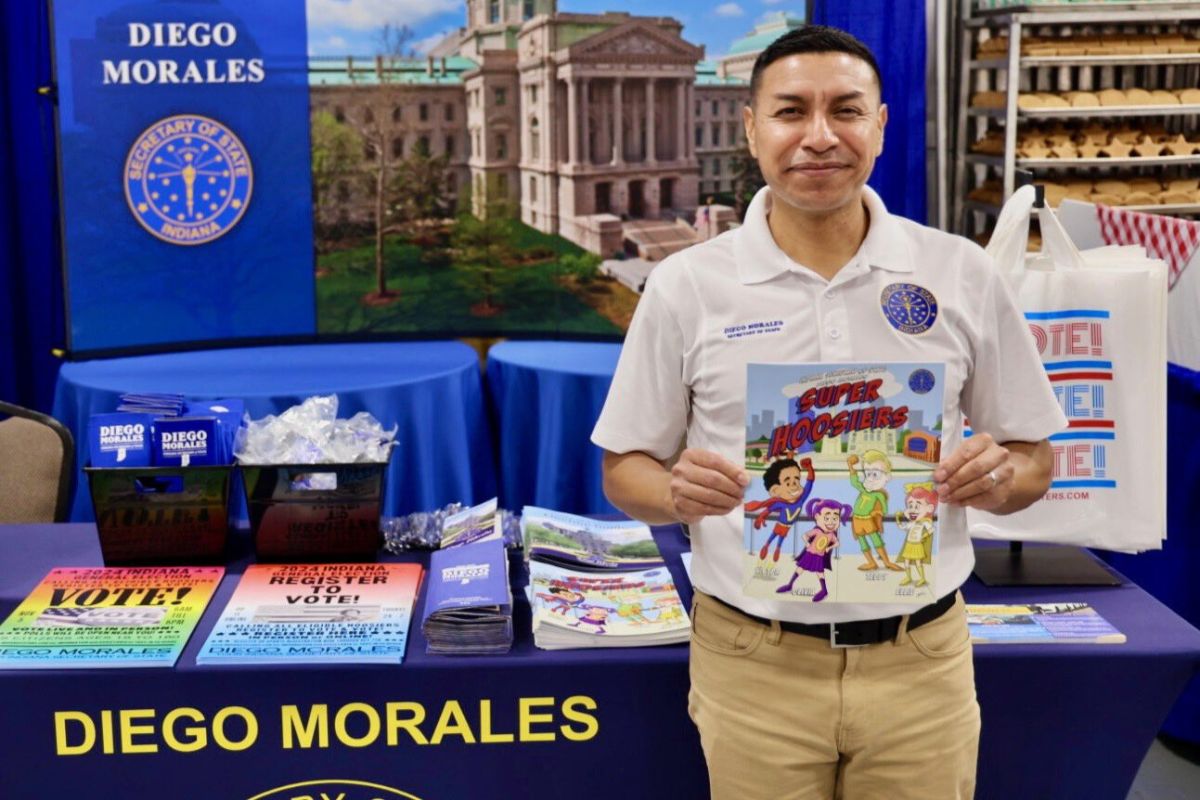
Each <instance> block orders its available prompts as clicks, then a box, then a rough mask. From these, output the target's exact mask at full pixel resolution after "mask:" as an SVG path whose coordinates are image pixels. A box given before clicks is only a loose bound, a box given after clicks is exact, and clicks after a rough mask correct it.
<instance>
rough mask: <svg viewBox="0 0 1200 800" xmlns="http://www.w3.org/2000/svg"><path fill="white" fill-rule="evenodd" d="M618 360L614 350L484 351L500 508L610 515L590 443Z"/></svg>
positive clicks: (513, 347)
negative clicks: (531, 507)
mask: <svg viewBox="0 0 1200 800" xmlns="http://www.w3.org/2000/svg"><path fill="white" fill-rule="evenodd" d="M620 354H621V345H619V344H610V343H599V342H501V343H500V344H498V345H495V346H494V347H492V349H491V350H489V351H488V359H487V383H488V393H489V395H490V397H491V402H492V411H493V414H494V415H495V417H494V424H495V427H496V431H497V432H498V440H499V445H498V448H499V454H498V455H499V464H500V466H499V474H498V475H497V479H498V481H497V482H498V483H499V485H500V505H501V507H503V508H509V509H513V510H515V511H520V509H521V508H522V507H523V506H526V505H536V506H542V507H543V508H553V509H557V510H559V511H567V512H570V513H574V514H611V513H613V512H615V511H616V509H615V508H613V506H612V505H611V504H609V502H608V500H606V499H605V498H604V488H603V483H602V476H601V472H600V460H601V455H602V453H601V451H600V449H599V448H598V447H596V446H595V445H594V444H592V442H591V435H592V427H593V426H594V425H595V424H596V419H597V418H598V417H599V416H600V409H601V408H603V407H604V399H605V398H606V397H607V396H608V387H609V385H610V384H611V383H612V376H613V371H614V370H616V368H617V358H618V357H619V356H620Z"/></svg>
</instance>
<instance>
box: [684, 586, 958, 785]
mask: <svg viewBox="0 0 1200 800" xmlns="http://www.w3.org/2000/svg"><path fill="white" fill-rule="evenodd" d="M692 612H693V616H692V645H691V679H692V687H691V692H690V693H689V696H688V711H689V713H690V714H691V716H692V720H693V721H694V722H695V723H696V727H697V728H699V730H700V741H701V744H702V746H703V748H704V755H705V758H706V759H707V761H708V774H709V784H710V786H711V788H712V797H713V800H755V798H762V800H833V799H834V798H837V800H876V798H879V799H880V800H906V799H907V798H912V799H913V800H970V798H971V797H972V796H973V795H974V792H975V761H976V756H977V754H978V749H979V705H978V703H977V702H976V700H975V670H974V665H973V664H972V661H971V644H970V639H969V635H968V632H967V622H966V612H965V609H964V607H963V601H962V597H961V596H960V597H959V598H958V601H957V602H956V603H955V605H954V607H953V608H951V609H950V610H949V611H947V612H946V613H945V614H943V615H942V616H941V617H939V618H938V619H936V620H934V621H933V622H930V623H927V624H925V625H923V626H921V627H920V628H917V629H916V630H914V631H904V630H901V632H900V633H899V634H898V635H897V637H896V641H894V642H884V643H881V644H876V645H870V646H868V647H852V648H847V649H840V648H839V649H834V648H831V647H830V645H829V642H828V641H824V640H821V639H817V638H814V637H811V636H804V635H801V634H797V633H789V632H786V631H783V630H782V629H780V628H779V627H778V623H776V624H775V625H764V624H762V623H759V622H757V621H755V620H752V619H749V618H748V617H745V616H743V615H742V614H740V613H739V612H737V611H735V610H733V609H731V608H729V607H727V606H725V605H722V604H721V603H719V602H718V601H716V600H713V599H712V598H710V597H708V596H706V595H703V594H701V593H699V592H697V593H696V599H695V603H694V605H693V609H692Z"/></svg>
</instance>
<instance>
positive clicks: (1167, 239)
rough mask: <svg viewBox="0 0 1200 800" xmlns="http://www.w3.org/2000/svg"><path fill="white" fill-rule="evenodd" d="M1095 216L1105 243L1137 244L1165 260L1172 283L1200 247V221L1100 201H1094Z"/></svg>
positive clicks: (1155, 256)
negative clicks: (1130, 209)
mask: <svg viewBox="0 0 1200 800" xmlns="http://www.w3.org/2000/svg"><path fill="white" fill-rule="evenodd" d="M1096 217H1097V218H1098V219H1099V220H1100V236H1101V237H1102V238H1103V239H1104V243H1105V244H1138V245H1141V246H1143V247H1145V248H1146V252H1147V253H1149V254H1150V255H1151V256H1152V257H1154V258H1161V259H1162V260H1163V261H1165V262H1167V266H1168V267H1169V268H1170V270H1171V277H1170V279H1169V280H1170V285H1171V286H1174V285H1175V281H1177V280H1179V275H1180V273H1182V272H1183V268H1184V267H1186V266H1187V264H1188V262H1189V261H1191V260H1192V256H1193V255H1194V254H1195V252H1196V248H1197V247H1200V222H1192V221H1191V220H1186V219H1177V218H1176V217H1164V216H1162V215H1159V214H1144V213H1142V212H1140V211H1126V210H1125V209H1122V208H1112V207H1111V206H1104V205H1100V204H1099V203H1097V204H1096Z"/></svg>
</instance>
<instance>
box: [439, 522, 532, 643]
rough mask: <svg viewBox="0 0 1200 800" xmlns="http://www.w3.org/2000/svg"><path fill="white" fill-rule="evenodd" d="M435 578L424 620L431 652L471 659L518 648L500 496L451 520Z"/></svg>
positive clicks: (444, 536) (440, 552) (445, 532)
mask: <svg viewBox="0 0 1200 800" xmlns="http://www.w3.org/2000/svg"><path fill="white" fill-rule="evenodd" d="M429 575H430V577H429V591H428V593H427V594H426V597H425V617H424V619H423V620H422V622H421V631H422V633H424V634H425V641H426V646H425V650H426V652H428V653H435V654H439V655H457V656H469V655H489V654H494V653H507V652H508V651H509V650H510V649H511V648H512V641H513V626H512V589H511V588H510V586H509V579H508V551H507V550H506V549H505V547H504V538H503V535H502V533H501V528H500V515H499V513H498V511H497V509H496V500H495V499H494V498H493V499H492V500H489V501H488V502H486V503H483V504H481V505H478V506H474V507H473V508H468V509H466V510H464V511H462V512H460V513H458V514H455V515H453V516H449V517H447V518H446V520H445V522H444V523H443V527H442V549H440V550H437V551H435V552H434V553H433V555H432V556H431V557H430V559H429Z"/></svg>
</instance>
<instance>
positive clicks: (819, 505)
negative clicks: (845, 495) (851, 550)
mask: <svg viewBox="0 0 1200 800" xmlns="http://www.w3.org/2000/svg"><path fill="white" fill-rule="evenodd" d="M805 510H806V511H807V512H808V515H809V516H810V517H812V520H813V523H814V524H813V528H812V530H810V531H808V533H806V534H804V552H803V553H801V554H800V556H799V557H798V558H797V559H796V571H795V572H793V573H792V579H791V580H790V581H788V582H787V583H785V584H784V585H783V586H780V587H779V588H778V589H776V590H775V591H776V592H778V593H779V594H787V593H788V592H790V591H792V587H793V586H794V585H795V584H796V579H797V578H799V577H800V573H802V572H811V573H813V574H815V575H816V576H817V580H819V581H820V582H821V590H820V591H819V592H817V593H816V594H815V595H813V599H812V601H813V602H814V603H819V602H821V601H822V600H824V599H825V598H826V597H828V596H829V588H828V587H827V586H826V585H825V571H826V570H832V569H833V548H835V547H837V546H838V529H839V528H841V527H842V521H843V520H844V519H846V518H848V517H849V516H850V514H851V508H850V506H848V505H844V504H842V503H839V502H838V501H837V500H822V499H820V498H813V499H812V500H810V501H809V503H808V508H807V509H805Z"/></svg>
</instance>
